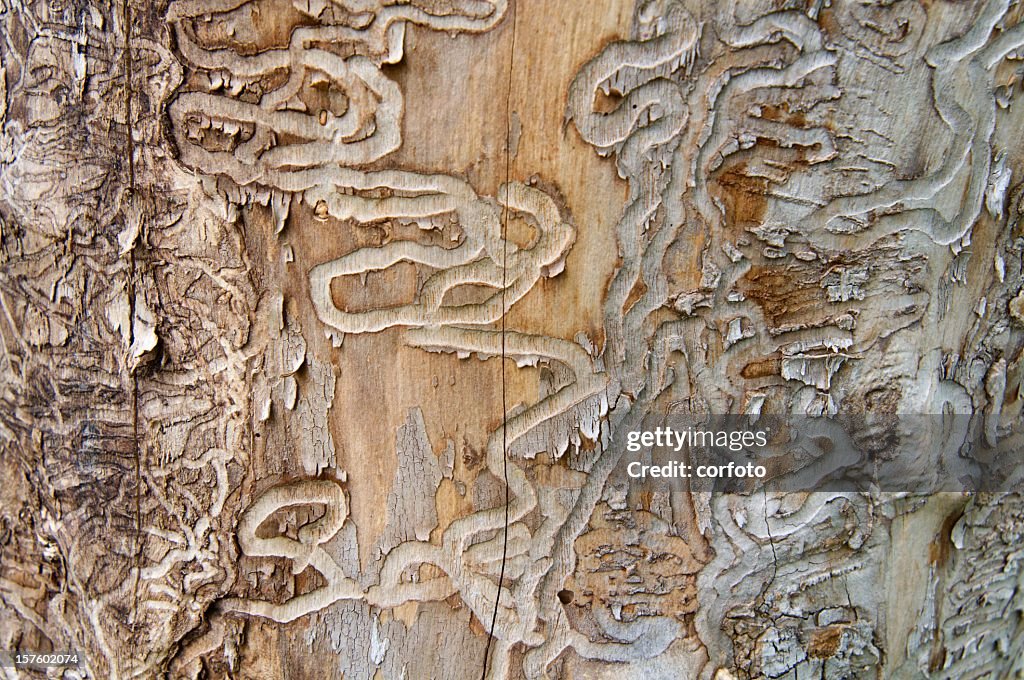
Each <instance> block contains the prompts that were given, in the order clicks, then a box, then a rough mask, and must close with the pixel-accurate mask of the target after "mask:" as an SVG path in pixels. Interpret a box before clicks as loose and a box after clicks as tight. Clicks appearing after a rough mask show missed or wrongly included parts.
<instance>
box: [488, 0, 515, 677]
mask: <svg viewBox="0 0 1024 680" xmlns="http://www.w3.org/2000/svg"><path fill="white" fill-rule="evenodd" d="M516 4H517V3H516V2H513V3H512V6H511V8H510V10H511V14H512V41H511V44H510V45H509V50H508V86H507V87H506V89H505V186H506V187H507V186H508V185H509V182H510V181H511V175H512V74H513V71H514V70H515V63H516V61H515V59H516ZM507 290H508V201H505V202H504V204H503V207H502V209H501V320H500V325H501V453H502V459H503V460H502V472H503V475H504V483H505V526H504V528H502V530H501V534H502V535H501V568H500V570H499V571H498V592H497V594H496V595H495V597H494V610H493V611H492V613H491V625H490V627H489V628H488V630H487V644H486V645H485V646H484V663H483V668H482V669H481V671H480V680H484V679H485V678H486V677H487V661H488V658H489V656H490V653H491V643H492V642H493V641H494V626H495V625H497V623H498V607H499V605H500V604H501V591H502V589H503V587H504V585H505V566H506V564H507V563H508V525H509V521H508V509H509V502H510V499H509V484H508V429H507V425H508V392H507V389H508V385H507V382H506V380H505V355H506V351H505V350H506V348H505V320H506V317H507V316H508V306H507V305H506V304H505V294H506V291H507Z"/></svg>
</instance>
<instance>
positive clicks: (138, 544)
mask: <svg viewBox="0 0 1024 680" xmlns="http://www.w3.org/2000/svg"><path fill="white" fill-rule="evenodd" d="M121 15H122V17H123V19H124V79H125V83H124V85H125V87H124V90H125V95H124V102H125V137H126V148H127V153H128V197H129V198H130V199H132V200H131V201H130V202H129V204H128V205H129V207H128V209H129V210H132V209H134V208H133V207H132V204H133V203H134V202H135V201H134V199H135V146H134V145H135V139H134V135H133V134H132V77H133V74H132V71H133V68H134V64H133V62H132V17H131V3H130V2H129V0H124V2H123V3H122V10H121ZM140 218H141V216H140ZM127 255H128V304H129V305H130V307H131V311H132V316H131V318H132V319H133V320H134V319H135V305H136V298H135V294H136V292H135V279H136V265H135V244H134V243H133V244H132V246H131V248H130V249H129V250H128V253H127ZM134 328H135V324H134V321H133V323H132V325H131V329H132V330H131V332H130V337H131V345H129V346H133V345H134V344H135V337H134V332H135V331H134ZM136 368H137V366H135V365H128V370H129V372H130V377H131V390H132V391H131V405H132V406H131V408H132V449H133V455H134V468H135V469H134V474H135V545H134V546H133V551H132V552H133V553H134V561H135V569H134V573H132V574H131V576H130V578H131V579H132V601H131V608H132V617H131V630H132V643H131V648H132V657H133V658H138V657H139V654H138V652H139V650H138V649H137V645H138V636H137V627H138V623H139V581H140V579H141V578H142V550H143V540H142V499H141V495H142V451H141V449H140V445H139V376H138V373H137V372H136ZM128 663H129V664H130V663H131V659H129V660H128Z"/></svg>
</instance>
